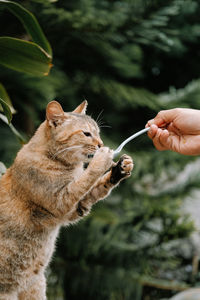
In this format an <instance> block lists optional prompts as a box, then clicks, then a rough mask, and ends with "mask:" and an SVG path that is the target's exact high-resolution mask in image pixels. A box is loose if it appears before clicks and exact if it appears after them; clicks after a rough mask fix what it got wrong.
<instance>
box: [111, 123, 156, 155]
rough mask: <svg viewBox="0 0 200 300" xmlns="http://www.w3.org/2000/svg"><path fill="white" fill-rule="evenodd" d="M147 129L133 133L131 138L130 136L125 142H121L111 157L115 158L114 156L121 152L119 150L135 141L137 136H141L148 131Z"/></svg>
mask: <svg viewBox="0 0 200 300" xmlns="http://www.w3.org/2000/svg"><path fill="white" fill-rule="evenodd" d="M149 129H150V127H147V128H144V129H142V130H140V131H138V132H136V133H134V134H133V135H131V136H130V137H129V138H127V139H126V140H125V141H123V142H122V143H121V144H120V145H119V147H118V148H117V149H116V150H115V151H114V156H113V157H116V156H117V155H118V154H119V153H120V152H121V150H122V149H123V148H124V146H125V145H126V144H127V143H128V142H130V141H132V140H133V139H135V138H136V137H137V136H139V135H141V134H143V133H145V132H147V131H149Z"/></svg>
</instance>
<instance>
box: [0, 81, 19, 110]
mask: <svg viewBox="0 0 200 300" xmlns="http://www.w3.org/2000/svg"><path fill="white" fill-rule="evenodd" d="M0 98H1V99H3V100H4V101H5V102H6V103H7V104H8V105H9V106H10V110H11V113H12V114H14V113H15V112H16V111H15V109H14V107H13V105H12V102H11V100H10V97H9V95H8V93H7V91H6V89H5V88H4V86H3V84H2V83H1V82H0ZM0 111H3V107H2V106H1V105H0Z"/></svg>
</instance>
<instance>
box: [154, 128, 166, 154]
mask: <svg viewBox="0 0 200 300" xmlns="http://www.w3.org/2000/svg"><path fill="white" fill-rule="evenodd" d="M168 137H169V132H168V131H167V130H162V129H160V128H158V130H157V133H156V135H155V136H154V138H153V144H154V146H155V147H156V149H157V150H159V151H164V150H168V149H169V148H168V147H167V139H168Z"/></svg>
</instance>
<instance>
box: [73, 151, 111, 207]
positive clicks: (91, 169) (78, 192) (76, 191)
mask: <svg viewBox="0 0 200 300" xmlns="http://www.w3.org/2000/svg"><path fill="white" fill-rule="evenodd" d="M112 165H113V151H112V150H111V149H109V148H108V147H101V148H100V149H99V150H97V152H96V153H95V155H94V157H93V159H92V160H91V162H90V164H89V166H88V168H87V169H86V170H85V172H84V173H82V174H81V176H80V177H79V178H78V179H77V180H76V181H73V182H71V183H70V184H69V186H68V196H69V198H71V200H72V202H73V204H75V203H76V202H77V203H78V201H80V200H81V199H83V198H84V197H85V196H86V194H88V192H89V191H90V190H91V189H92V188H93V186H94V185H95V184H96V182H97V181H98V180H99V179H100V178H101V177H102V175H103V174H104V173H105V172H106V171H107V170H108V169H110V168H111V166H112Z"/></svg>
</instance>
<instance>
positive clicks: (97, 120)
mask: <svg viewBox="0 0 200 300" xmlns="http://www.w3.org/2000/svg"><path fill="white" fill-rule="evenodd" d="M103 111H104V110H103V109H102V110H101V111H100V113H99V114H98V116H97V118H96V123H97V124H98V122H99V121H101V120H100V117H101V115H102V113H103Z"/></svg>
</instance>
